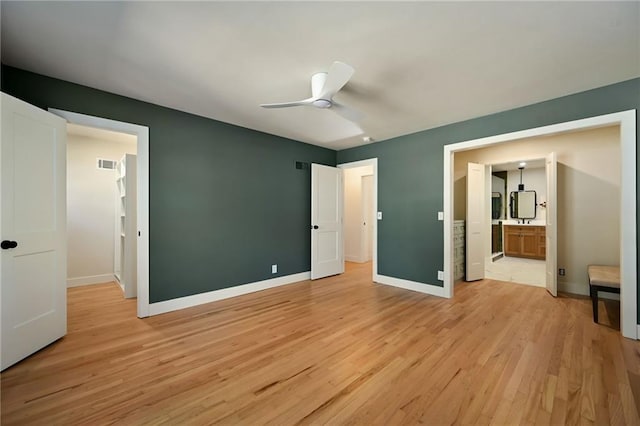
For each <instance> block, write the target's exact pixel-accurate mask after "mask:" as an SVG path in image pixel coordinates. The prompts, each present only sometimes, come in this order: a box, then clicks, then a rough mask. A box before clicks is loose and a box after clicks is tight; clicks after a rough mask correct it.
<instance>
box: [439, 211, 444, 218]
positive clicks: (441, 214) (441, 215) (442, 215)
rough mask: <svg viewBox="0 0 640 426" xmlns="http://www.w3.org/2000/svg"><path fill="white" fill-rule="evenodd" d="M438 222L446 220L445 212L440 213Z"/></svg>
mask: <svg viewBox="0 0 640 426" xmlns="http://www.w3.org/2000/svg"><path fill="white" fill-rule="evenodd" d="M438 220H444V212H438Z"/></svg>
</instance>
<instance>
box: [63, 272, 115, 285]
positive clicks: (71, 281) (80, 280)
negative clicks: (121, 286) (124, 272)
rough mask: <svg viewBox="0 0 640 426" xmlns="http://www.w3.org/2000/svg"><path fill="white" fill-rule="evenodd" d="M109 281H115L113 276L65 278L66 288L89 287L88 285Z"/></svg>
mask: <svg viewBox="0 0 640 426" xmlns="http://www.w3.org/2000/svg"><path fill="white" fill-rule="evenodd" d="M111 281H116V279H115V277H114V276H113V274H102V275H89V276H86V277H75V278H67V288H69V287H80V286H83V285H90V284H104V283H108V282H111Z"/></svg>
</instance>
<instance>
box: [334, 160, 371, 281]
mask: <svg viewBox="0 0 640 426" xmlns="http://www.w3.org/2000/svg"><path fill="white" fill-rule="evenodd" d="M364 166H373V191H372V194H371V196H372V198H373V200H372V202H373V211H374V213H375V214H376V215H377V212H378V158H377V157H376V158H368V159H366V160H359V161H352V162H350V163H342V164H338V167H339V168H341V169H355V168H356V167H364ZM343 196H344V195H343ZM371 238H372V245H373V249H372V250H373V253H372V258H373V261H372V263H373V267H372V269H373V281H374V282H379V276H378V219H377V217H376V218H375V220H374V221H373V233H372V235H371ZM343 244H344V233H343Z"/></svg>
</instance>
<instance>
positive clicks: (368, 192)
mask: <svg viewBox="0 0 640 426" xmlns="http://www.w3.org/2000/svg"><path fill="white" fill-rule="evenodd" d="M338 167H339V168H341V169H343V185H344V191H343V194H344V213H343V239H344V251H343V253H344V260H345V262H352V263H357V264H361V265H366V264H369V265H371V266H370V268H371V271H372V279H373V280H375V276H376V275H377V270H378V268H377V220H378V218H377V217H376V212H377V204H378V202H377V198H378V197H377V192H378V191H377V186H378V185H377V159H370V160H362V161H356V162H353V163H345V164H340V165H338Z"/></svg>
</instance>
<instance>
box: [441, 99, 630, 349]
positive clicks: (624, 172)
mask: <svg viewBox="0 0 640 426" xmlns="http://www.w3.org/2000/svg"><path fill="white" fill-rule="evenodd" d="M611 125H619V126H620V152H621V158H622V164H621V194H620V199H621V206H620V216H621V217H620V274H621V281H622V283H621V288H620V291H621V300H622V303H621V317H622V318H621V327H620V328H621V332H622V335H623V336H624V337H628V338H631V339H637V338H638V335H639V334H638V327H637V325H638V324H637V322H638V321H637V299H636V297H637V290H638V288H637V270H636V269H637V268H636V261H637V256H636V252H637V246H636V227H637V224H636V198H637V197H636V195H637V194H636V110H628V111H623V112H617V113H613V114H606V115H600V116H597V117H591V118H585V119H581V120H574V121H568V122H565V123H559V124H553V125H549V126H543V127H536V128H533V129H527V130H522V131H518V132H512V133H505V134H502V135H496V136H489V137H485V138H480V139H474V140H470V141H466V142H460V143H455V144H450V145H445V146H444V194H443V199H444V244H443V246H444V278H445V279H444V290H445V291H444V292H445V294H446V296H445V297H453V283H454V280H453V251H452V246H453V245H452V235H453V232H452V231H453V228H452V226H453V198H452V194H453V160H454V153H455V152H459V151H466V150H469V149H475V148H479V147H487V146H489V145H496V144H500V143H504V142H513V141H516V140H519V139H524V138H531V137H536V136H549V135H554V134H558V133H564V132H571V131H576V130H587V129H593V128H597V127H604V126H611Z"/></svg>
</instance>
